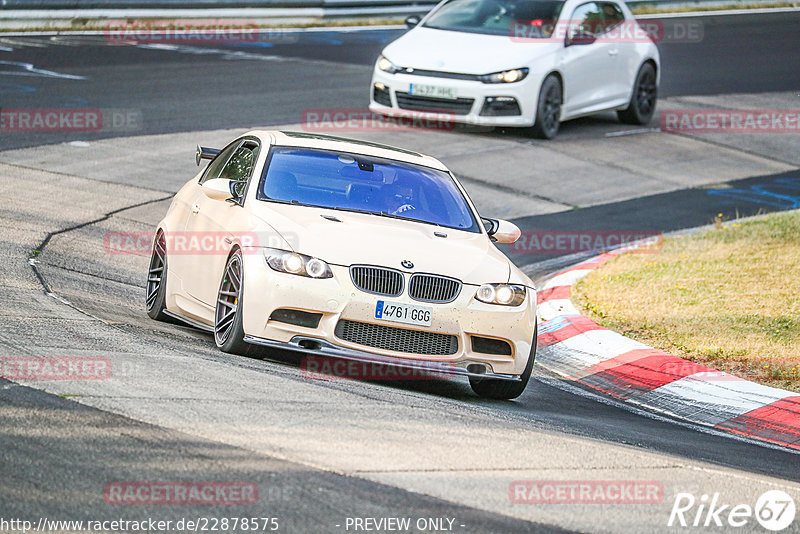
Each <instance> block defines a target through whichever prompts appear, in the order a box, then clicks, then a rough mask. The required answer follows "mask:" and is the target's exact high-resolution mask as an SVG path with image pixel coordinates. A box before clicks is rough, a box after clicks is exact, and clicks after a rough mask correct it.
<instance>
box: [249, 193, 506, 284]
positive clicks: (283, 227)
mask: <svg viewBox="0 0 800 534" xmlns="http://www.w3.org/2000/svg"><path fill="white" fill-rule="evenodd" d="M258 204H259V206H258V209H257V210H256V211H255V213H254V215H256V216H257V217H259V218H260V219H262V220H263V221H264V223H265V224H268V225H269V226H271V227H272V228H274V229H275V230H277V231H278V232H279V233H280V234H281V235H282V236H283V237H284V239H285V240H286V241H287V242H289V243H290V244H291V246H292V248H293V249H294V251H295V252H298V253H301V254H307V255H309V256H315V257H317V258H320V259H322V260H325V261H326V262H328V263H330V264H333V265H341V266H350V265H355V264H366V265H378V266H383V267H390V268H393V269H398V270H401V271H406V272H420V273H421V272H424V273H432V274H442V275H445V276H451V277H454V278H458V279H459V280H461V281H462V282H464V283H466V284H474V285H480V284H483V283H485V282H506V281H508V277H509V273H510V263H509V260H508V259H507V258H506V257H505V256H504V255H503V254H502V253H501V252H500V251H499V250H497V248H495V246H494V244H492V243H491V241H489V239H488V238H487V237H486V235H485V234H480V233H471V232H464V231H461V230H454V229H450V228H442V227H439V226H434V225H430V224H424V223H416V222H412V221H401V220H398V219H390V218H387V217H380V216H377V215H368V214H362V213H353V212H347V211H340V210H330V209H324V208H312V207H305V206H291V205H286V204H277V203H271V202H259V203H258ZM323 215H324V216H326V217H331V218H335V219H337V220H338V221H341V222H336V221H333V220H330V219H326V218H324V217H322V216H323ZM267 221H269V222H268V223H267ZM434 232H441V233H445V234H447V237H438V236H436V235H434ZM406 260H408V261H411V262H412V263H413V264H414V267H413V268H412V269H405V268H403V267H402V266H401V262H403V261H406Z"/></svg>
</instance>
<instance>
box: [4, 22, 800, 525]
mask: <svg viewBox="0 0 800 534" xmlns="http://www.w3.org/2000/svg"><path fill="white" fill-rule="evenodd" d="M798 22H800V16H798V14H797V13H794V14H791V15H786V14H781V15H759V16H751V17H747V18H742V17H710V18H705V19H703V24H704V40H703V43H702V46H698V45H696V44H668V43H664V44H662V45H661V46H660V49H661V53H662V62H663V69H664V77H663V79H662V95H663V96H672V95H684V94H706V93H707V94H716V93H734V92H745V91H747V92H760V91H777V90H796V89H798V87H799V86H800V84H799V83H798V75H797V72H800V55H798V54H796V53H786V50H785V46H786V43H793V42H796V39H797V36H796V28H797V24H798ZM396 35H398V33H397V31H395V30H387V31H368V32H354V33H341V32H334V31H331V32H320V33H318V34H312V33H310V32H309V33H303V34H301V35H300V36H299V41H298V42H295V43H291V44H274V45H273V46H265V45H264V44H263V43H262V44H261V45H260V46H252V45H246V46H245V45H241V46H231V45H220V46H215V47H214V48H213V50H216V51H211V50H212V49H210V48H207V49H206V52H205V53H203V54H197V53H194V52H191V51H189V50H188V49H181V48H177V49H168V50H167V49H163V50H159V53H157V54H156V53H153V50H152V49H141V48H140V47H134V46H111V45H108V44H106V43H104V42H103V39H102V37H99V38H98V37H58V38H48V37H36V38H32V37H27V38H16V37H4V38H0V46H6V47H9V48H13V51H11V52H8V53H3V54H2V57H0V60H1V61H4V62H6V63H0V98H2V100H0V105H2V107H5V108H29V107H64V106H74V107H99V108H114V109H132V110H136V111H139V112H141V114H142V118H143V121H142V127H141V128H137V129H136V130H134V131H117V132H102V133H99V134H94V135H97V136H98V137H116V136H120V135H141V134H146V133H168V132H179V131H194V130H203V129H218V128H225V127H232V128H233V127H248V126H251V125H253V124H262V125H270V124H282V123H292V122H298V121H299V117H300V114H301V112H302V111H303V110H304V109H307V108H310V107H314V108H319V107H342V108H361V107H363V106H364V105H365V103H366V98H367V97H366V89H365V88H366V87H368V81H369V73H370V68H371V64H372V61H373V60H374V57H375V55H376V54H377V53H378V52H379V50H380V48H381V47H382V46H383V45H384V44H385V43H387V42H388V41H390V40H391V39H393V38H394V37H395V36H396ZM743 36H747V39H745V38H743ZM259 55H269V56H273V57H274V56H278V57H280V58H284V59H285V61H260V60H259V59H258V58H257V57H255V56H259ZM20 63H32V64H34V65H35V67H36V68H38V69H43V70H47V71H50V72H51V74H41V73H39V74H35V75H30V74H31V73H30V71H28V70H27V69H26V68H25V67H24V66H20ZM52 73H57V74H52ZM60 74H70V75H78V76H83V75H85V76H87V78H86V79H85V80H79V81H76V80H67V79H64V78H63V77H60V76H59V75H60ZM576 123H577V124H573V125H568V126H567V127H565V129H564V132H563V135H564V136H567V137H572V138H580V137H581V136H586V135H592V134H593V133H596V131H598V130H602V129H603V128H604V123H603V122H602V121H598V120H594V119H584V120H581V121H576ZM71 135H74V134H57V135H49V134H37V135H29V136H25V135H15V136H5V135H3V136H2V137H0V149H3V150H5V149H11V148H19V147H24V146H34V145H38V144H49V143H56V142H63V141H69V140H73V139H74V138H77V137H74V138H73V137H71ZM481 135H498V136H511V137H517V136H520V135H521V134H519V133H518V132H515V131H510V132H495V133H489V134H481ZM92 138H93V137H92V135H86V134H82V135H80V139H92ZM521 138H522V137H521ZM796 176H797V173H788V174H786V175H780V176H766V177H753V178H750V179H747V180H743V181H741V182H740V183H737V184H732V185H735V186H736V187H739V188H746V187H750V186H752V185H759V184H766V183H770V184H772V183H774V182H775V181H776V180H780V179H781V178H786V177H796ZM707 198H708V197H707V195H705V194H700V193H699V192H698V191H697V190H695V189H687V190H683V191H677V192H673V193H665V194H662V195H655V196H650V197H643V198H638V199H633V200H629V201H624V202H621V203H615V204H606V205H601V206H595V207H591V208H586V209H582V210H578V211H567V212H561V213H556V214H552V215H540V216H532V217H525V218H522V219H518V220H517V221H516V222H518V223H519V224H520V226H521V227H523V228H542V229H546V228H548V227H551V228H559V229H572V228H574V229H603V227H604V225H605V227H608V228H614V229H623V228H626V227H630V228H652V229H655V230H662V231H669V230H674V229H679V228H685V227H688V226H694V225H699V224H705V223H707V222H708V221H709V220H710V217H712V216H713V213H712V212H716V210H717V209H719V208H718V205H713V206H711V205H709V203H708V201H707ZM725 202H726V203H727V204H726V207H727V208H730V209H731V210H736V211H739V212H740V213H741V214H743V215H744V214H752V213H755V212H758V211H765V210H766V211H769V210H774V209H782V208H785V207H791V206H789V205H785V206H783V205H780V204H776V205H772V206H769V205H763V204H754V203H752V202H747V201H746V200H745V199H735V198H729V199H727V200H725ZM165 206H166V204H164V203H161V204H160V205H158V208H159V209H160V210H161V211H163V208H165ZM76 231H81V229H76ZM70 276H71V275H70V273H69V272H68V270H64V271H63V272H61V271H58V270H56V269H46V270H45V278H46V279H47V280H48V282H49V283H54V284H55V285H56V286H57V287H62V286H65V285H67V284H69V283H73V282H75V280H73V279H71V278H70ZM80 283H81V284H84V287H88V289H89V290H90V291H89V292H88V293H87V295H86V297H85V300H83V301H78V302H77V304H78V305H79V306H80V308H81V309H83V310H84V311H87V312H89V313H93V314H98V315H100V316H105V317H106V318H108V319H111V318H113V312H109V310H113V309H115V308H114V307H115V306H119V307H120V309H122V308H124V307H125V306H126V304H125V302H124V301H125V299H126V298H128V297H132V298H136V295H137V294H138V293H136V291H135V290H134V289H135V281H129V283H130V285H131V286H132V287H133V288H131V287H128V288H126V289H125V290H124V291H122V293H121V294H120V295H116V296H115V295H105V296H103V297H102V298H99V299H96V298H93V295H92V293H91V290H92V289H93V288H94V289H96V287H93V285H92V283H90V282H86V281H85V280H84V281H81V282H80ZM98 284H100V285H102V284H101V283H100V282H98ZM119 319H120V322H121V324H122V325H123V326H121V328H123V329H125V331H126V333H128V334H131V333H132V334H134V335H135V336H136V337H137V341H138V343H140V344H143V345H148V344H149V345H152V346H163V345H167V346H170V347H173V346H180V347H181V349H182V350H185V351H187V352H195V353H197V354H198V355H200V356H201V357H202V358H203V360H204V361H214V362H216V363H222V364H224V365H229V366H231V367H233V368H237V367H241V366H245V367H254V368H255V369H257V370H258V371H260V372H266V373H269V372H287V373H289V374H291V373H295V374H296V370H297V367H296V365H297V362H296V360H293V358H292V357H291V356H290V355H288V354H286V355H277V356H278V357H277V358H276V359H277V363H275V362H273V361H266V362H261V361H252V362H251V361H248V360H245V361H244V362H236V361H233V362H232V361H231V360H230V359H229V358H226V357H224V356H222V355H219V354H218V353H216V351H214V350H213V343H211V344H212V347H211V348H209V338H208V336H206V335H204V334H200V333H197V332H194V331H192V330H190V329H184V328H178V329H177V330H176V333H175V334H173V335H168V334H167V335H165V333H164V330H163V329H162V328H155V327H152V326H150V325H149V323H148V321H147V318H146V317H138V316H135V315H134V314H123V316H121V317H119ZM49 334H50V335H53V333H52V332H50V333H49ZM87 337H90V336H88V334H87ZM12 339H13V336H12V335H11V333H10V332H6V333H5V334H2V335H0V344H1V345H2V346H4V347H5V350H13V349H14V348H19V347H18V346H17V345H15V343H14V342H12V341H11V340H12ZM34 348H35V347H34ZM176 350H177V349H176ZM281 369H283V370H284V371H281ZM341 387H342V388H346V389H348V391H351V392H352V393H353V394H356V395H363V396H378V397H380V396H382V395H384V392H383V390H382V389H381V388H375V387H373V386H372V385H363V386H361V385H359V384H358V383H351V384H347V386H341ZM327 388H328V386H324V385H322V384H321V385H320V394H322V395H324V394H325V391H326V390H327ZM385 390H386V391H385V393H386V394H387V395H391V394H395V393H398V392H399V393H400V394H403V393H407V394H408V395H410V396H411V397H412V398H414V399H415V400H416V402H428V401H427V400H419V399H420V398H422V399H429V398H430V399H432V400H431V402H432V403H433V402H435V401H442V402H444V401H447V402H450V401H453V402H456V403H463V404H465V405H467V406H465V407H463V408H459V409H458V410H463V411H458V412H457V413H459V414H462V415H463V414H468V415H469V416H470V417H475V418H476V421H489V420H492V419H500V420H503V421H506V422H508V423H509V424H511V425H512V426H519V427H526V428H535V429H540V430H544V431H547V432H553V433H556V434H563V435H567V436H578V437H589V438H591V439H593V440H597V441H598V442H601V443H613V444H623V445H626V446H630V447H633V448H635V449H638V450H645V451H651V452H655V453H658V454H665V455H670V456H674V457H677V458H686V459H691V460H692V461H705V462H709V463H712V464H716V465H719V466H722V467H732V468H736V469H738V470H741V471H745V472H750V473H756V474H764V475H770V476H774V477H777V478H781V479H784V480H788V481H795V482H797V481H800V469H798V465H800V461H799V460H798V456H797V455H796V454H792V453H789V452H786V451H783V450H779V449H774V448H765V447H762V446H760V445H757V444H753V443H751V442H748V441H740V440H734V439H730V438H729V437H726V436H721V435H718V434H713V433H712V434H709V433H704V432H700V431H698V429H697V428H695V427H692V426H691V425H677V424H674V423H673V422H671V421H669V420H666V419H662V418H657V417H648V416H646V415H644V414H641V413H635V412H631V411H629V410H626V409H623V408H622V407H620V406H618V405H616V404H614V403H609V402H604V400H603V399H601V398H599V397H597V396H595V395H591V394H578V393H580V392H576V391H573V390H570V389H569V388H564V387H560V381H559V380H558V379H556V378H555V377H553V376H550V375H549V374H548V373H546V372H542V371H539V372H537V375H536V377H535V379H534V380H533V381H532V383H531V387H529V388H528V390H527V391H526V392H525V393H524V395H523V396H522V397H521V398H520V399H519V401H518V402H515V403H498V402H488V401H477V400H476V399H475V398H474V397H473V396H472V395H471V393H470V392H469V389H468V387H467V386H466V385H465V384H461V383H457V382H447V383H398V384H393V385H389V386H385ZM401 397H402V395H401ZM0 398H1V399H2V402H0V421H2V424H1V425H0V450H2V451H3V452H2V457H3V461H2V463H0V479H2V480H3V481H4V482H3V483H2V485H0V502H2V505H0V515H1V516H3V517H10V516H31V517H34V516H36V517H38V516H41V515H47V514H50V515H51V517H55V516H59V515H60V516H61V517H69V518H74V519H80V518H86V519H88V518H98V517H104V515H103V514H107V513H108V508H107V506H105V503H104V502H103V501H102V498H98V490H97V488H98V487H99V488H102V486H103V484H105V483H106V482H108V481H109V480H114V479H117V480H118V479H132V478H135V479H138V480H147V479H151V480H152V479H158V480H172V479H177V478H187V477H188V478H194V479H203V477H205V478H206V479H209V478H211V479H215V480H217V479H225V478H226V477H230V479H231V480H233V479H240V480H241V479H247V480H255V481H258V482H259V484H260V486H261V487H262V488H263V487H270V488H272V487H274V488H279V489H280V491H278V492H277V493H275V494H274V495H269V494H268V495H266V498H264V499H262V500H263V501H264V506H265V509H264V510H259V515H261V514H263V513H274V514H275V515H281V517H284V518H286V519H287V521H288V522H289V523H291V524H293V525H295V526H296V527H297V528H298V530H295V531H298V532H300V531H319V532H323V531H326V530H328V529H330V530H335V529H333V526H332V525H331V518H333V517H337V518H344V517H348V516H369V515H373V516H381V515H387V514H392V513H395V514H396V513H399V512H398V510H401V511H402V513H403V514H405V515H414V516H420V517H423V516H455V517H458V518H459V519H460V520H461V522H462V523H464V524H465V525H467V528H466V529H465V530H464V531H469V532H524V531H554V532H557V531H559V529H558V528H556V527H551V526H546V525H537V524H534V523H529V522H524V523H523V522H521V521H518V520H516V519H511V518H509V517H506V516H503V515H499V514H492V513H488V512H485V511H480V510H475V509H471V508H467V507H459V506H456V505H453V504H450V503H446V502H443V501H440V500H438V499H435V498H433V497H428V496H425V495H421V494H418V493H414V492H409V491H404V490H401V489H398V488H394V487H391V486H386V485H381V484H376V483H374V482H371V481H368V480H362V479H360V478H356V477H349V476H343V475H339V474H336V473H331V472H326V471H322V470H318V469H314V468H310V467H308V466H304V465H300V464H295V463H292V462H288V461H284V460H279V459H276V458H271V457H267V456H259V455H254V454H253V453H252V452H250V451H245V450H242V449H239V448H236V447H230V446H227V445H220V444H219V443H215V442H213V441H206V440H202V439H199V438H195V437H193V436H189V435H186V434H182V433H180V432H175V431H172V430H167V429H163V428H158V427H156V426H153V425H146V424H143V423H138V422H136V421H132V420H130V419H127V418H124V417H121V416H117V415H113V414H109V413H106V412H103V411H101V410H96V409H94V408H89V407H86V406H83V405H80V404H77V403H75V402H72V401H70V400H69V399H63V398H60V397H57V396H53V395H50V394H46V393H43V392H41V391H39V390H36V389H32V388H28V387H24V386H19V385H16V384H13V383H9V382H6V381H0ZM87 466H89V467H87ZM262 496H263V495H262ZM136 512H137V513H136V514H133V513H132V512H130V511H129V510H125V511H124V512H120V514H121V515H122V516H124V517H133V516H134V515H136V516H139V515H147V514H146V513H145V512H148V513H158V514H160V516H161V517H162V518H169V517H171V514H176V515H175V517H177V516H178V515H180V516H186V515H192V513H194V512H196V513H197V514H198V515H205V516H214V515H220V514H224V513H228V512H229V511H228V510H223V509H220V510H217V509H209V508H205V507H204V508H203V509H202V510H192V509H189V510H186V509H183V510H180V512H173V511H172V510H167V509H166V508H162V509H158V510H149V509H144V508H140V509H138V510H136ZM139 512H141V514H139ZM114 513H115V514H116V513H117V511H115V512H114Z"/></svg>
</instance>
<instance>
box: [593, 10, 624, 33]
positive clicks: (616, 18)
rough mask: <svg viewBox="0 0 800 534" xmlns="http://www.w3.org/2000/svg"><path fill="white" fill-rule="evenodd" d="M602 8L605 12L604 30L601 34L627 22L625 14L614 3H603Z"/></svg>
mask: <svg viewBox="0 0 800 534" xmlns="http://www.w3.org/2000/svg"><path fill="white" fill-rule="evenodd" d="M600 8H601V9H602V10H603V21H602V24H603V29H602V31H601V32H600V33H605V32H607V31H608V30H610V29H611V28H616V27H617V26H619V25H620V24H621V23H622V22H623V21H624V20H625V14H624V13H623V12H622V10H621V9H620V8H619V6H618V5H617V4H615V3H614V2H601V3H600ZM600 33H597V35H600Z"/></svg>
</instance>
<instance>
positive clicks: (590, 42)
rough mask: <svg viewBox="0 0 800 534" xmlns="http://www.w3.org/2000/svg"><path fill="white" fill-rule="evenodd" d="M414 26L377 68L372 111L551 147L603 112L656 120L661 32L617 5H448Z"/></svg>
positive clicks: (448, 1) (529, 1)
mask: <svg viewBox="0 0 800 534" xmlns="http://www.w3.org/2000/svg"><path fill="white" fill-rule="evenodd" d="M406 23H407V24H408V25H409V27H411V28H412V29H411V30H410V31H409V32H407V33H406V34H404V35H403V36H402V37H400V38H399V39H397V40H396V41H394V42H392V43H390V44H389V45H388V46H387V47H386V48H385V49H384V50H383V53H382V54H381V56H380V57H379V58H378V60H377V62H376V63H375V68H374V72H373V76H372V85H371V89H370V97H371V99H370V110H372V111H373V112H376V113H380V114H384V115H394V116H402V115H408V114H409V113H416V112H437V113H445V114H447V115H448V116H449V117H450V120H452V121H454V122H460V123H467V124H477V125H489V126H521V127H532V133H533V134H534V135H535V136H536V137H539V138H545V139H550V138H553V137H554V136H555V135H556V134H557V133H558V128H559V123H560V122H561V121H565V120H569V119H574V118H576V117H580V116H584V115H589V114H592V113H596V112H599V111H606V110H616V111H617V113H618V115H619V119H620V120H621V121H622V122H625V123H629V124H647V123H648V122H649V121H650V119H651V118H652V117H653V114H654V112H655V106H656V98H657V89H658V82H659V78H660V73H659V55H658V49H657V48H656V45H655V43H654V40H657V39H658V38H659V37H660V32H661V31H662V28H661V26H660V25H659V24H658V23H656V22H648V23H646V24H643V25H640V24H639V23H638V22H637V21H636V20H635V19H634V17H633V15H632V13H631V11H630V10H629V9H628V7H627V6H626V5H625V3H624V2H621V1H619V0H603V1H599V0H598V1H592V2H586V1H585V0H566V1H564V0H445V1H444V2H442V3H440V4H439V5H437V6H436V7H435V8H434V9H433V10H432V11H431V12H430V13H428V15H426V16H425V17H424V18H423V19H422V20H419V18H418V17H409V18H408V19H406Z"/></svg>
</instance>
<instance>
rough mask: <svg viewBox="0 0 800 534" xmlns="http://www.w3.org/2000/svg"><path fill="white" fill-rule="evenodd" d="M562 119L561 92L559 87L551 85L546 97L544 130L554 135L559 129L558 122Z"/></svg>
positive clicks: (543, 117) (543, 119)
mask: <svg viewBox="0 0 800 534" xmlns="http://www.w3.org/2000/svg"><path fill="white" fill-rule="evenodd" d="M560 117H561V91H559V89H558V86H556V85H551V86H550V87H548V89H547V93H546V94H545V96H544V112H543V113H542V121H543V126H544V130H545V131H546V132H548V133H552V132H553V131H555V130H556V129H557V128H558V121H559V118H560Z"/></svg>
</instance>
